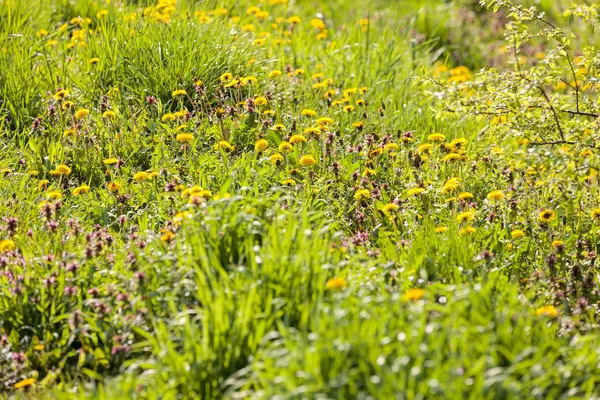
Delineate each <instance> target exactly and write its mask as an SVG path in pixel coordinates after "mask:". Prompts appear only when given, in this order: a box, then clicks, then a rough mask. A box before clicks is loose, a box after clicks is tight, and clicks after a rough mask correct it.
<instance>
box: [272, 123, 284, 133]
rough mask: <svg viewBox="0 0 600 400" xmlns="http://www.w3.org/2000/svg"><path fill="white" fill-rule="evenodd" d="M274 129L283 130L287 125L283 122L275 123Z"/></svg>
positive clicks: (276, 130)
mask: <svg viewBox="0 0 600 400" xmlns="http://www.w3.org/2000/svg"><path fill="white" fill-rule="evenodd" d="M273 130H274V131H275V132H283V131H284V130H285V126H284V125H283V124H275V125H273Z"/></svg>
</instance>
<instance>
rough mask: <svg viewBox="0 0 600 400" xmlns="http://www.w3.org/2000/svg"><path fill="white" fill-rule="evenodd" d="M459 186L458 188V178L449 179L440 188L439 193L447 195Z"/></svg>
mask: <svg viewBox="0 0 600 400" xmlns="http://www.w3.org/2000/svg"><path fill="white" fill-rule="evenodd" d="M459 186H460V178H456V177H454V178H450V179H448V180H447V181H446V183H444V185H443V186H442V189H441V192H442V193H449V192H452V191H454V190H456V189H457V188H458V187H459Z"/></svg>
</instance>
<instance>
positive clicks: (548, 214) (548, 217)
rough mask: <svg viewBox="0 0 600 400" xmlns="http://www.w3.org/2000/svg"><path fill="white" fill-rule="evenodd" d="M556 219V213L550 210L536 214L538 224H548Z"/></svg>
mask: <svg viewBox="0 0 600 400" xmlns="http://www.w3.org/2000/svg"><path fill="white" fill-rule="evenodd" d="M555 218H556V213H555V212H554V211H552V210H542V211H540V213H539V214H538V219H539V220H540V222H543V223H548V222H552V221H554V219H555Z"/></svg>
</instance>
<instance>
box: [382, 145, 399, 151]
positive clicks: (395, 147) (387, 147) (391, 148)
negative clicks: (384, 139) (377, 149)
mask: <svg viewBox="0 0 600 400" xmlns="http://www.w3.org/2000/svg"><path fill="white" fill-rule="evenodd" d="M398 148H399V146H398V145H397V144H396V143H386V144H385V146H383V149H384V150H385V151H396V150H398Z"/></svg>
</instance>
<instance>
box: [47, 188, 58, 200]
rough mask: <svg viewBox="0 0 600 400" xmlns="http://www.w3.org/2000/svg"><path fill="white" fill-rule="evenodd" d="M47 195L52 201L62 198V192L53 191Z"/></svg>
mask: <svg viewBox="0 0 600 400" xmlns="http://www.w3.org/2000/svg"><path fill="white" fill-rule="evenodd" d="M46 195H47V196H48V198H49V199H52V200H57V199H60V198H62V193H61V192H60V190H52V191H50V192H48V193H47V194H46Z"/></svg>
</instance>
